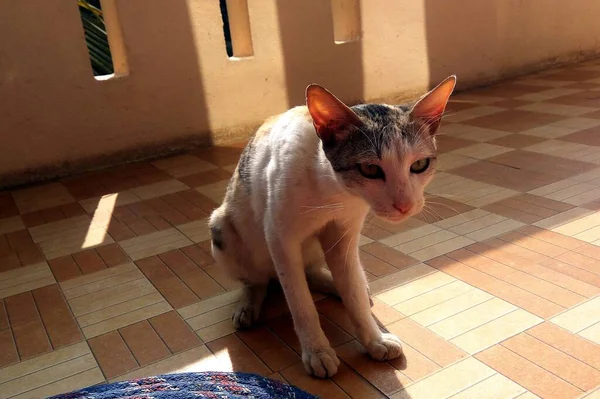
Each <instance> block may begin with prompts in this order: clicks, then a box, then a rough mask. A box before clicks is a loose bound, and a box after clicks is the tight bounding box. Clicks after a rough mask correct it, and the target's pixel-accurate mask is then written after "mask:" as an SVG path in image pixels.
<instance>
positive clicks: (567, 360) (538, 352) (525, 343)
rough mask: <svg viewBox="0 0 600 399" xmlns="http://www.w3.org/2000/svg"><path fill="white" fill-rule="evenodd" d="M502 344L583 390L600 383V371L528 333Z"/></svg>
mask: <svg viewBox="0 0 600 399" xmlns="http://www.w3.org/2000/svg"><path fill="white" fill-rule="evenodd" d="M502 346H504V347H506V348H508V349H510V350H511V351H513V352H515V353H517V354H518V355H520V356H522V357H524V358H525V359H527V360H529V361H530V362H532V363H535V364H537V365H538V366H541V367H542V368H544V369H545V370H548V371H549V372H551V373H553V374H555V375H557V376H558V377H560V378H562V379H563V380H565V381H567V382H570V383H571V384H573V385H575V386H576V387H578V388H579V389H581V390H584V391H587V390H590V389H592V388H595V387H596V386H597V385H598V384H600V371H598V370H596V369H594V368H593V367H591V366H589V365H587V364H585V363H583V362H581V361H579V360H577V359H574V358H572V357H571V356H569V355H567V354H566V353H564V352H561V351H559V350H557V349H556V348H554V347H552V346H550V345H548V344H546V343H544V342H542V341H540V340H538V339H536V338H534V337H532V336H530V335H528V334H519V335H516V336H514V337H512V338H510V339H508V340H506V341H504V342H502Z"/></svg>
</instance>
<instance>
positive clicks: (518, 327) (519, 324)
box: [450, 308, 544, 354]
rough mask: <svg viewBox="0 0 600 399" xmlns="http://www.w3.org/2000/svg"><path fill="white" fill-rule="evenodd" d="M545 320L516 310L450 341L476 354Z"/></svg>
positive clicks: (521, 310)
mask: <svg viewBox="0 0 600 399" xmlns="http://www.w3.org/2000/svg"><path fill="white" fill-rule="evenodd" d="M543 321H544V320H543V319H542V318H540V317H537V316H535V315H533V314H531V313H529V312H526V311H524V310H523V309H520V308H518V309H516V310H514V311H512V312H510V313H508V314H506V315H504V316H502V317H500V318H497V319H495V320H492V321H490V322H489V323H487V324H484V325H482V326H480V327H478V328H475V329H473V330H471V331H468V332H466V333H464V334H462V335H459V336H458V337H456V338H454V339H452V340H450V342H452V343H453V344H454V345H456V346H458V347H459V348H461V349H462V350H464V351H465V352H468V353H470V354H474V353H477V352H480V351H482V350H484V349H486V348H488V347H490V346H492V345H495V344H497V343H498V342H500V341H504V340H505V339H507V338H510V337H512V336H513V335H516V334H518V333H520V332H522V331H525V330H527V329H528V328H531V327H533V326H535V325H536V324H539V323H541V322H543Z"/></svg>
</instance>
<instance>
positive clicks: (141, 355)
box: [119, 320, 171, 366]
mask: <svg viewBox="0 0 600 399" xmlns="http://www.w3.org/2000/svg"><path fill="white" fill-rule="evenodd" d="M119 332H120V333H121V336H122V337H123V340H124V341H125V344H127V346H128V347H129V350H130V351H131V352H132V353H133V356H134V357H135V358H136V360H137V362H138V363H139V365H140V366H146V365H148V364H150V363H154V362H156V361H158V360H161V359H164V358H166V357H168V356H170V355H171V352H170V351H169V349H167V347H166V346H165V344H164V342H163V341H162V340H161V339H160V337H159V336H158V334H157V333H156V331H154V329H153V328H152V326H151V325H150V323H148V321H147V320H144V321H140V322H138V323H135V324H131V325H129V326H127V327H123V328H120V329H119Z"/></svg>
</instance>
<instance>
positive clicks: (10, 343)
mask: <svg viewBox="0 0 600 399" xmlns="http://www.w3.org/2000/svg"><path fill="white" fill-rule="evenodd" d="M18 361H19V354H18V353H17V347H16V346H15V340H14V338H13V335H12V331H11V330H10V329H8V328H7V329H5V330H0V368H2V367H5V366H8V365H10V364H13V363H17V362H18Z"/></svg>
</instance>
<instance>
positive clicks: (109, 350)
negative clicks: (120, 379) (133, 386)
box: [88, 331, 139, 379]
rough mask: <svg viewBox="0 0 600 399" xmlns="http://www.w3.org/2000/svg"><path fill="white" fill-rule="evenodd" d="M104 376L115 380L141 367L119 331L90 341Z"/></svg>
mask: <svg viewBox="0 0 600 399" xmlns="http://www.w3.org/2000/svg"><path fill="white" fill-rule="evenodd" d="M88 344H89V345H90V349H91V350H92V352H93V353H94V356H95V357H96V360H97V361H98V364H99V365H100V368H101V369H102V372H103V373H104V376H105V377H106V378H107V379H110V378H114V377H116V376H119V375H121V374H125V373H126V372H128V371H131V370H135V369H137V368H138V367H139V365H138V363H137V362H136V361H135V358H134V357H133V355H132V353H131V351H130V350H129V348H128V347H127V345H126V344H125V341H123V338H121V335H119V333H118V332H117V331H111V332H109V333H106V334H104V335H100V336H97V337H94V338H92V339H89V340H88Z"/></svg>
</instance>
